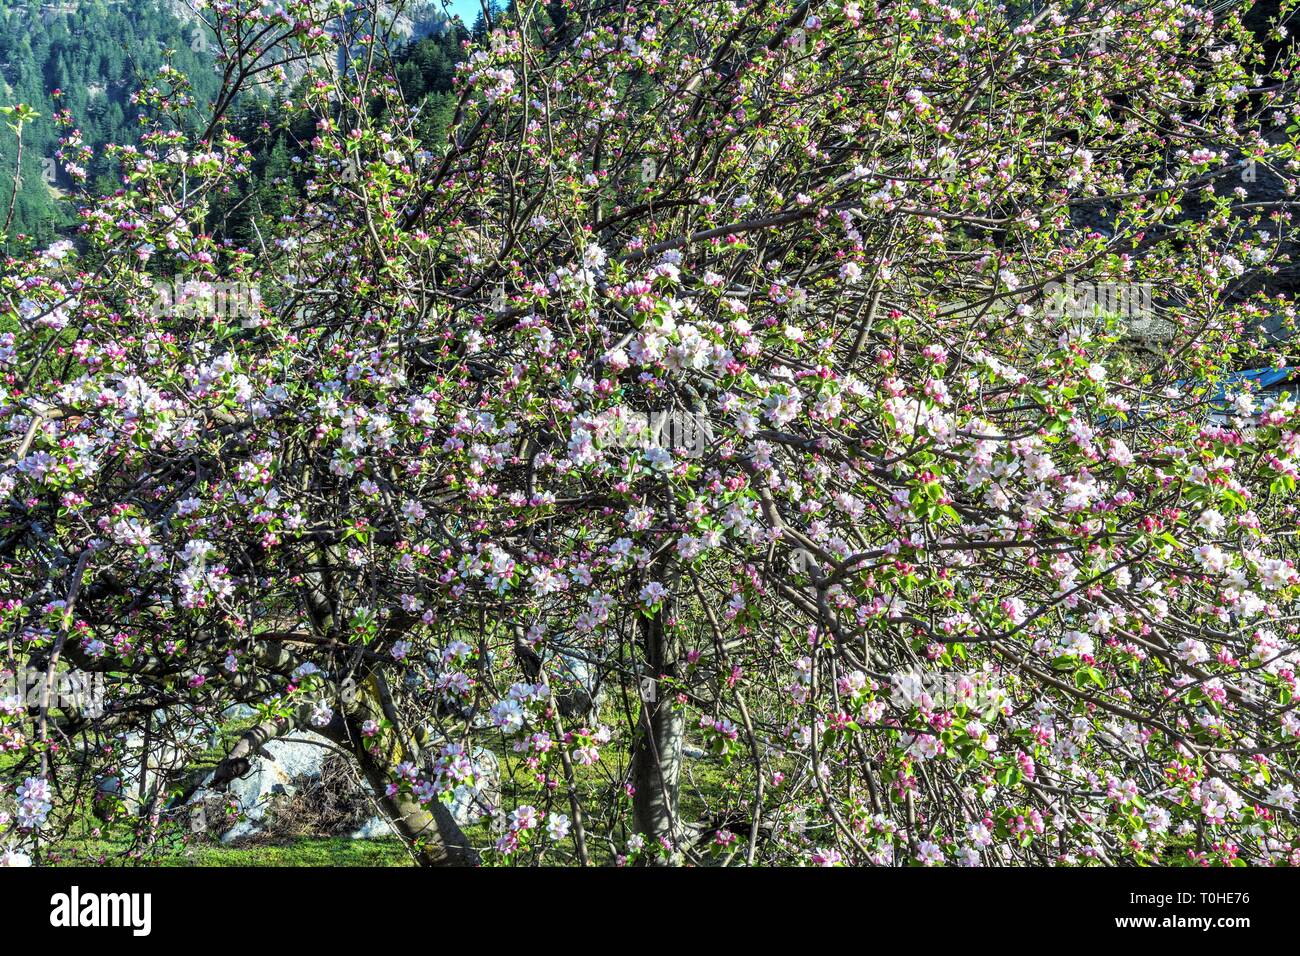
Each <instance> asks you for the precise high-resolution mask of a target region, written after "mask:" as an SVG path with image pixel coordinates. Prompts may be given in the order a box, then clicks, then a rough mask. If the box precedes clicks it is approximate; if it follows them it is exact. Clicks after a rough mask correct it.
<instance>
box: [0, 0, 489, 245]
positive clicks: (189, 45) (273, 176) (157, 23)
mask: <svg viewBox="0 0 1300 956" xmlns="http://www.w3.org/2000/svg"><path fill="white" fill-rule="evenodd" d="M440 6H441V5H438V7H437V8H435V6H434V5H433V4H431V3H422V4H411V5H404V6H403V7H402V8H401V10H400V11H399V13H400V16H396V17H394V16H392V15H390V17H389V20H388V21H385V27H386V28H387V29H391V30H392V33H393V42H392V43H391V44H390V46H391V49H390V50H389V52H390V53H391V54H392V56H393V57H394V63H395V66H396V68H397V70H398V75H399V78H400V81H401V84H402V86H403V89H404V90H405V91H406V92H407V96H408V98H409V99H410V101H411V102H413V103H414V102H419V101H421V100H423V99H424V98H425V97H430V102H429V104H428V106H427V108H426V109H425V110H424V111H423V115H424V121H423V123H422V125H421V129H422V131H423V132H424V133H425V134H426V135H428V136H430V137H436V136H437V135H438V134H439V132H440V131H441V129H442V128H443V127H444V126H445V124H446V123H447V121H448V120H449V119H450V115H451V113H450V106H449V103H448V100H447V97H448V92H449V90H450V89H451V78H452V71H453V68H454V66H455V64H456V62H458V61H459V60H461V59H463V58H464V56H465V54H464V52H463V50H462V43H463V42H464V41H465V40H466V39H467V37H468V36H469V31H467V30H466V29H465V28H463V27H459V26H453V24H452V23H451V22H449V21H447V20H446V19H445V18H444V17H443V16H442V15H441V14H440V12H439V10H440ZM412 9H414V12H411V11H412ZM497 9H498V8H497V7H496V5H495V4H492V5H489V12H490V13H493V14H494V15H495V11H496V10H497ZM394 19H396V21H397V22H396V24H393V23H392V22H391V21H392V20H394ZM474 29H475V31H476V32H477V33H478V35H479V36H480V37H481V36H482V35H483V34H484V32H485V31H486V29H487V25H486V23H485V21H484V18H483V16H482V14H481V13H480V14H479V16H478V19H477V22H476V24H475V27H474ZM164 62H170V64H171V66H172V67H173V68H174V69H175V70H176V71H178V72H179V73H180V74H182V75H183V76H184V77H185V78H186V80H187V81H188V83H189V85H190V91H189V97H190V100H191V102H192V104H193V107H194V110H193V111H192V113H191V114H190V122H191V123H197V117H198V116H200V115H201V114H202V112H203V110H204V109H205V108H206V106H207V104H209V103H210V102H211V101H212V100H213V98H214V97H215V96H216V94H217V91H218V90H219V89H220V88H221V84H222V70H223V64H222V62H221V60H220V58H219V45H218V42H217V39H216V36H215V35H214V33H213V32H212V30H211V29H210V28H209V27H208V26H207V25H206V22H205V21H203V20H200V19H199V18H198V16H197V14H195V13H193V12H191V11H189V10H188V9H187V8H186V7H185V5H184V4H182V3H168V2H164V0H87V2H78V0H73V2H64V3H39V2H35V0H32V2H28V3H21V2H14V0H0V80H2V81H3V85H2V86H0V106H9V105H13V104H17V103H22V104H25V105H26V106H28V107H30V108H31V109H33V110H35V111H36V112H37V113H38V114H39V116H38V117H37V118H36V119H35V120H33V121H31V122H28V123H25V124H24V125H23V132H22V169H21V177H20V179H19V180H18V184H17V193H16V197H15V198H16V202H15V209H14V215H13V220H12V223H11V225H10V229H9V230H8V232H9V239H10V241H11V242H12V241H13V240H15V239H16V238H17V237H19V236H26V237H30V239H33V240H35V241H37V242H48V241H49V240H50V239H51V238H53V237H54V236H55V235H58V234H61V233H65V232H66V231H67V229H68V228H69V227H70V226H71V225H72V224H73V223H74V221H75V203H69V202H67V201H66V200H67V199H68V197H69V196H70V195H71V194H72V193H74V192H77V191H83V192H85V193H87V194H103V193H105V192H112V191H113V190H115V189H117V188H119V187H120V185H121V183H120V177H119V173H118V169H117V160H116V158H115V157H114V156H113V155H112V153H111V151H110V150H109V149H108V148H107V147H108V146H109V145H110V144H117V145H134V144H136V143H137V142H138V140H139V135H140V128H141V127H140V118H139V116H140V112H141V110H140V108H139V106H138V103H137V99H136V96H137V93H138V92H139V91H140V90H141V89H142V88H145V87H147V86H148V85H150V84H151V83H154V82H156V81H157V73H158V69H159V67H160V66H162V64H163V63H164ZM298 72H299V73H300V71H298ZM294 76H295V73H293V72H291V73H289V75H288V76H287V78H286V81H285V82H284V83H283V84H281V86H280V87H277V86H276V85H275V84H274V83H272V84H264V85H262V86H261V87H259V88H257V89H255V90H250V91H247V92H245V93H244V94H243V95H242V96H241V97H240V99H239V101H238V102H237V104H236V105H235V106H234V107H233V108H232V123H231V131H232V132H233V133H234V134H235V135H236V136H238V137H240V138H241V139H243V140H244V141H245V142H246V143H247V144H248V145H249V148H250V150H251V151H252V153H253V156H254V157H255V159H256V162H255V164H254V170H253V172H254V175H253V176H251V177H250V178H249V179H248V180H246V181H245V182H244V183H243V184H242V187H241V189H240V190H239V192H238V195H235V196H232V197H228V198H229V200H230V201H229V202H228V203H225V204H223V213H222V215H223V217H233V218H223V221H225V222H227V224H228V225H229V227H230V230H231V231H230V232H229V235H232V236H241V237H242V236H246V234H247V226H248V221H247V217H248V216H249V215H254V214H255V213H257V212H260V213H264V214H267V215H274V214H276V211H277V210H278V209H280V204H281V203H282V202H283V201H284V198H285V196H286V195H290V194H292V193H293V192H294V191H295V189H296V187H295V185H294V183H295V180H294V177H293V175H292V168H291V165H292V156H293V155H294V153H295V149H296V144H299V143H300V142H301V139H300V137H301V136H302V135H306V136H307V137H308V138H310V128H309V126H310V124H308V128H307V129H303V128H302V126H301V124H299V126H298V127H297V128H291V127H290V126H289V125H288V124H285V123H283V122H281V119H282V117H283V115H284V111H283V110H282V109H280V106H279V105H277V104H278V99H277V97H278V96H280V95H281V94H282V95H285V96H288V97H289V98H291V99H292V97H293V95H294V87H295V86H296V83H295V81H294ZM61 113H63V114H64V115H65V116H66V117H67V120H68V122H69V123H70V128H75V129H76V130H79V131H80V134H81V140H82V142H83V143H84V145H85V146H86V147H88V157H89V161H88V162H86V163H85V164H84V166H83V165H81V164H80V163H78V162H77V160H76V158H75V157H73V156H71V155H65V154H64V152H63V151H62V150H61V149H60V145H59V139H60V136H61V135H63V134H64V133H65V132H66V130H60V128H59V126H58V125H57V123H56V117H57V116H58V115H59V114H61ZM188 131H189V132H191V133H192V132H195V129H194V128H193V126H190V128H189V129H188ZM17 153H18V140H17V137H16V135H15V131H14V130H13V129H12V128H4V127H0V168H3V169H5V170H12V169H13V168H14V164H15V162H16V159H17ZM83 174H84V175H83ZM297 185H298V186H300V185H301V181H300V180H298V181H297ZM7 200H8V195H7V193H6V195H5V196H4V197H3V198H2V200H0V201H2V202H3V206H0V208H3V209H4V210H6V211H7V208H8V202H7ZM2 214H3V213H0V215H2ZM20 244H21V243H20Z"/></svg>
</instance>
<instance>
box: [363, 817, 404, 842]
mask: <svg viewBox="0 0 1300 956" xmlns="http://www.w3.org/2000/svg"><path fill="white" fill-rule="evenodd" d="M396 832H397V831H395V830H394V829H393V825H392V824H391V823H389V822H388V821H387V820H385V819H384V818H383V817H380V816H374V817H371V818H370V819H369V820H367V821H366V822H365V823H363V824H361V826H360V827H358V828H357V829H356V830H355V831H353V833H352V839H354V840H382V839H383V838H384V837H390V836H395V835H396Z"/></svg>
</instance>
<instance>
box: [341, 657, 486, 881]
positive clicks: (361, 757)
mask: <svg viewBox="0 0 1300 956" xmlns="http://www.w3.org/2000/svg"><path fill="white" fill-rule="evenodd" d="M383 717H384V713H383V706H382V684H381V679H380V678H378V677H375V676H372V677H371V678H370V679H369V680H367V681H366V682H365V684H363V685H362V687H361V688H360V692H359V693H358V695H357V697H356V699H355V700H354V701H353V702H352V703H351V704H350V705H349V706H348V707H347V708H346V712H344V713H336V714H335V715H334V719H333V720H332V721H331V722H330V723H329V724H328V725H327V726H326V727H323V728H320V733H321V734H322V735H324V736H325V737H327V738H329V739H330V740H332V741H334V742H335V743H336V744H338V745H339V746H340V747H343V748H344V749H346V750H347V751H348V752H350V753H351V754H352V755H353V756H354V757H355V758H356V760H357V764H358V765H359V766H360V768H361V772H362V774H363V775H364V776H365V778H366V782H367V783H369V784H370V787H371V789H372V790H373V791H374V794H375V799H376V800H377V801H378V802H379V805H380V806H381V807H382V808H383V810H384V815H385V816H386V817H387V818H388V821H389V823H391V824H392V825H393V829H394V830H396V831H397V834H398V836H400V837H401V838H402V840H403V841H404V842H405V843H406V845H407V846H408V847H409V848H410V849H411V851H412V853H413V854H414V855H415V858H416V861H417V862H418V863H419V864H420V865H421V866H477V865H478V864H479V855H478V851H477V850H475V849H474V847H473V846H471V845H470V842H469V838H468V837H466V836H465V832H464V831H463V830H461V828H460V826H459V825H458V824H457V823H456V821H455V819H454V818H453V817H452V815H451V811H450V810H448V809H447V807H446V805H445V804H443V803H441V802H440V801H438V800H434V801H431V802H430V803H429V804H428V805H425V804H422V803H420V802H419V801H418V800H415V799H414V798H412V797H411V796H410V795H409V794H404V793H400V792H399V793H394V794H393V795H391V796H390V795H389V793H388V785H389V784H390V783H391V782H393V781H394V780H395V779H396V770H397V766H398V765H399V764H400V763H402V762H403V761H410V762H412V763H416V764H417V765H418V763H419V754H418V753H416V752H414V751H413V750H412V749H411V748H409V747H408V746H406V745H405V744H403V742H402V740H401V739H400V737H399V735H398V734H397V733H396V732H395V731H394V730H393V729H392V726H391V724H390V725H388V726H384V725H383V724H381V729H380V731H379V733H377V734H375V736H373V737H365V736H363V735H362V733H361V725H362V724H363V723H364V722H365V721H366V720H374V721H375V722H377V723H379V722H380V721H382V719H383Z"/></svg>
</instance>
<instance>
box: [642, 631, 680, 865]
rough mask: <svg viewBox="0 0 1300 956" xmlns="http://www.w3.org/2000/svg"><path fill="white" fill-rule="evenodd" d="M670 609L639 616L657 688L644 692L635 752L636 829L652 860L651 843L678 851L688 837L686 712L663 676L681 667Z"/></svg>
mask: <svg viewBox="0 0 1300 956" xmlns="http://www.w3.org/2000/svg"><path fill="white" fill-rule="evenodd" d="M668 613H669V612H668V608H667V607H666V606H665V607H663V608H661V609H660V611H659V613H658V614H656V615H655V616H654V617H652V618H645V617H642V618H640V619H639V621H640V623H639V627H640V631H641V640H642V648H643V651H644V653H645V658H646V664H647V667H648V675H649V676H651V677H653V678H654V679H655V681H654V684H653V689H654V693H653V694H647V693H644V692H643V693H642V695H641V697H642V702H641V722H640V727H639V730H638V734H637V741H636V746H635V747H634V749H633V753H632V785H633V786H634V787H635V788H636V793H635V794H634V795H633V798H632V821H633V826H634V827H635V828H636V831H637V832H638V833H640V834H642V835H643V836H644V837H645V838H646V843H647V851H648V852H647V853H646V859H647V860H652V861H653V860H657V859H658V857H657V855H656V854H655V853H654V848H653V847H651V846H650V843H651V842H660V841H664V840H668V841H671V845H672V847H673V850H674V854H675V853H676V849H677V847H678V846H679V844H680V841H681V839H682V836H683V832H682V828H681V826H680V824H679V823H678V820H677V797H678V793H679V791H680V786H681V769H682V743H683V741H684V738H685V736H686V717H685V714H684V713H683V711H682V710H681V708H679V707H676V706H674V701H673V697H672V695H671V694H669V693H667V692H666V691H665V690H664V686H663V682H662V681H661V680H660V677H665V676H666V677H674V676H675V675H676V672H677V654H676V648H675V643H676V642H675V641H674V640H673V639H672V638H671V637H670V636H669V635H668V633H667V628H666V627H665V620H666V618H667V615H668ZM646 686H647V687H649V686H650V685H646ZM647 697H652V698H653V699H651V700H647V699H646V698H647Z"/></svg>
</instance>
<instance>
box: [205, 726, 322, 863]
mask: <svg viewBox="0 0 1300 956" xmlns="http://www.w3.org/2000/svg"><path fill="white" fill-rule="evenodd" d="M333 750H334V745H333V744H332V743H330V742H329V741H328V740H326V739H325V738H324V737H322V736H321V735H320V734H317V733H313V732H312V731H296V732H295V733H293V734H291V735H289V736H287V737H280V738H277V739H275V740H271V741H268V742H267V744H266V746H265V747H264V748H263V751H264V753H263V754H261V755H259V756H257V757H256V758H254V759H253V760H252V765H251V767H250V768H249V771H248V773H246V774H245V775H244V776H242V777H236V778H235V779H234V780H232V781H230V784H229V786H228V788H227V790H226V795H227V796H228V797H229V798H232V799H233V800H234V801H235V803H236V804H237V805H238V807H239V813H240V816H241V819H240V821H239V822H238V823H236V824H235V826H234V827H232V828H231V829H229V830H227V831H226V832H225V833H223V834H222V835H221V842H223V843H230V842H232V841H234V840H238V839H240V838H241V837H246V836H250V835H252V834H254V833H259V832H261V830H262V829H263V827H262V822H263V820H264V818H265V817H266V812H267V810H268V809H269V808H270V806H271V804H272V803H273V802H274V801H275V800H276V799H278V798H281V797H290V796H292V795H293V794H294V793H296V792H297V791H298V788H299V787H300V786H302V785H303V784H304V783H307V782H310V781H311V780H313V779H316V778H319V777H320V772H321V765H322V764H323V763H324V762H325V758H326V757H328V756H329V755H330V753H332V752H333ZM268 755H269V756H268ZM209 779H211V778H210V777H209ZM210 795H211V792H210V791H209V790H208V789H207V787H206V781H205V783H204V786H201V787H200V788H199V789H198V791H197V792H196V793H195V794H194V796H193V797H192V798H191V802H197V801H203V800H205V799H207V798H208V797H209V796H210Z"/></svg>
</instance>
